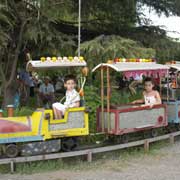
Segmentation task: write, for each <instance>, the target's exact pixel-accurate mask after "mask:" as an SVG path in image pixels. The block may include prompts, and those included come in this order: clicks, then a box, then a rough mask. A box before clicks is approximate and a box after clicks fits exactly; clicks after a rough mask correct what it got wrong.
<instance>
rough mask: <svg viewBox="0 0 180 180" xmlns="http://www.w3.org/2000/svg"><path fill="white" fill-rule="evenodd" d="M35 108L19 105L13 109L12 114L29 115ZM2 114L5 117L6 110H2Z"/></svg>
mask: <svg viewBox="0 0 180 180" xmlns="http://www.w3.org/2000/svg"><path fill="white" fill-rule="evenodd" d="M34 110H35V109H33V108H30V107H21V108H18V109H15V110H14V116H30V115H32V113H33V112H34ZM3 116H4V117H7V116H8V115H7V110H5V111H3Z"/></svg>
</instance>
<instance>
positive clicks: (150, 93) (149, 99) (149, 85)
mask: <svg viewBox="0 0 180 180" xmlns="http://www.w3.org/2000/svg"><path fill="white" fill-rule="evenodd" d="M153 88H154V82H153V80H152V78H150V77H146V78H145V80H144V91H143V98H142V99H138V100H135V101H133V102H132V104H138V103H144V104H145V106H146V105H147V106H150V107H153V105H155V104H161V103H162V102H161V97H160V95H159V92H158V91H156V90H153Z"/></svg>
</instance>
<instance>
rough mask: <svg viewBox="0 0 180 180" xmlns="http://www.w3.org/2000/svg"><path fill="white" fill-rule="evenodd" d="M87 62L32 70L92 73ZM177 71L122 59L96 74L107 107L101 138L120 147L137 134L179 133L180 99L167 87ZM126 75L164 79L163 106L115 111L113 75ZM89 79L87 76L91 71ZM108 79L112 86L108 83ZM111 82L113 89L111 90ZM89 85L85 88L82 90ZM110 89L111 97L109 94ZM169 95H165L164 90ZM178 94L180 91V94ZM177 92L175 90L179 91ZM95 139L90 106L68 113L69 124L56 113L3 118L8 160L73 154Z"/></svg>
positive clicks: (32, 64) (32, 65)
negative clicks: (55, 116) (83, 138)
mask: <svg viewBox="0 0 180 180" xmlns="http://www.w3.org/2000/svg"><path fill="white" fill-rule="evenodd" d="M86 65H87V64H86V62H85V61H84V60H83V58H74V59H73V58H71V59H68V58H66V59H65V58H58V59H57V58H52V59H48V60H46V59H45V58H42V59H41V60H40V61H29V62H28V64H27V70H29V71H35V70H41V69H54V68H56V69H57V68H65V67H86ZM171 68H172V67H171V65H162V64H157V63H156V62H153V61H152V60H147V59H140V60H139V59H138V60H136V59H120V62H112V61H111V62H108V63H102V64H99V65H97V66H96V67H95V68H94V69H93V70H92V72H95V71H98V70H100V75H101V107H99V108H97V132H101V133H105V134H106V135H107V136H109V137H113V138H115V139H117V140H118V142H124V143H125V142H127V141H128V136H129V135H133V134H134V133H136V132H140V133H141V132H142V133H145V132H149V133H150V135H151V136H153V137H154V136H157V135H158V134H157V132H158V131H157V130H159V129H165V128H166V127H169V126H168V124H171V125H173V127H175V128H177V130H179V127H180V126H179V124H180V101H179V98H178V94H177V93H176V97H175V95H174V96H173V97H169V96H170V93H169V82H168V81H167V83H166V86H165V85H164V87H162V86H163V84H162V83H161V79H162V77H167V78H168V76H169V71H170V70H171ZM112 70H115V71H117V72H119V73H122V74H123V76H125V77H126V78H130V77H134V76H135V75H136V74H140V73H142V74H143V75H145V76H152V77H154V78H157V77H158V78H160V91H162V92H163V93H162V98H163V104H160V105H154V106H153V107H152V108H150V107H149V106H140V105H139V106H133V105H131V104H127V105H113V106H112V105H111V103H110V100H111V91H110V89H111V85H110V82H111V81H110V71H112ZM85 72H86V73H85V75H87V71H85ZM105 75H106V78H107V80H106V81H105V80H104V77H105ZM105 82H106V83H107V86H105ZM84 84H85V77H84V81H83V82H82V83H81V90H82V89H83V87H84ZM105 87H107V91H106V92H107V94H105V93H104V88H105ZM163 88H164V89H166V90H167V91H166V92H165V91H164V90H162V89H163ZM177 90H178V89H177ZM173 91H175V89H173ZM86 135H89V120H88V111H87V108H86V107H85V105H82V106H80V107H78V108H68V110H66V112H65V115H64V117H63V119H58V120H55V119H53V111H52V109H43V108H38V109H37V110H36V111H35V112H34V113H33V114H32V115H31V116H24V117H0V152H1V154H2V155H5V156H7V157H16V156H18V155H22V156H29V155H37V154H44V153H52V152H58V151H60V150H63V151H71V150H74V149H75V148H76V147H77V137H81V136H86Z"/></svg>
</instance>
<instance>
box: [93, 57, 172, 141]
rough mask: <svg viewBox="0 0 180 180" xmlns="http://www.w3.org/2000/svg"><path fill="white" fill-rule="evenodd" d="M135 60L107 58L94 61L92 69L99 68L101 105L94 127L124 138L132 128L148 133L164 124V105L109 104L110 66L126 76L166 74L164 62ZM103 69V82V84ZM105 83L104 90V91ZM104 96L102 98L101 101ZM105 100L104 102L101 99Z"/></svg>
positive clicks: (165, 111)
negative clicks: (105, 78) (106, 59)
mask: <svg viewBox="0 0 180 180" xmlns="http://www.w3.org/2000/svg"><path fill="white" fill-rule="evenodd" d="M143 61H144V62H136V61H135V60H133V62H132V61H130V60H126V59H123V61H121V62H109V63H102V64H99V65H97V66H96V67H95V68H94V69H93V70H92V72H95V71H97V70H100V71H101V107H99V108H98V109H97V131H98V132H105V133H107V134H109V135H116V136H119V137H120V138H122V139H123V140H124V141H127V136H128V135H129V134H131V133H134V132H141V131H146V130H150V133H151V135H152V136H156V135H157V131H156V130H157V129H159V128H163V127H166V126H167V125H168V119H167V106H166V105H165V104H160V105H154V106H153V107H152V108H151V107H149V106H143V105H139V106H134V105H130V104H128V105H113V106H112V105H111V104H110V100H111V97H110V96H111V94H110V92H111V90H110V88H111V87H110V70H114V71H117V72H119V73H123V76H125V77H126V78H130V77H134V76H135V75H136V74H140V73H143V75H145V76H157V74H158V77H162V76H165V75H167V74H168V69H169V67H168V66H166V65H161V64H157V63H155V62H151V60H143ZM105 73H106V77H107V80H106V82H107V85H106V84H104V74H105ZM104 87H107V94H106V95H105V94H104ZM105 100H106V101H105ZM105 102H106V105H104V103H105Z"/></svg>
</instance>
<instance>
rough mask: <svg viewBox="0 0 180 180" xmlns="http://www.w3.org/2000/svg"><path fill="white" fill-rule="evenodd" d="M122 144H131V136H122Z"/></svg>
mask: <svg viewBox="0 0 180 180" xmlns="http://www.w3.org/2000/svg"><path fill="white" fill-rule="evenodd" d="M121 142H122V143H123V144H125V143H128V142H129V135H128V134H124V135H122V136H121Z"/></svg>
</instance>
